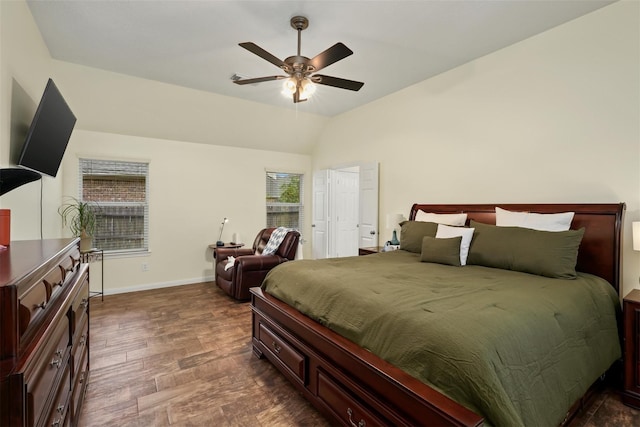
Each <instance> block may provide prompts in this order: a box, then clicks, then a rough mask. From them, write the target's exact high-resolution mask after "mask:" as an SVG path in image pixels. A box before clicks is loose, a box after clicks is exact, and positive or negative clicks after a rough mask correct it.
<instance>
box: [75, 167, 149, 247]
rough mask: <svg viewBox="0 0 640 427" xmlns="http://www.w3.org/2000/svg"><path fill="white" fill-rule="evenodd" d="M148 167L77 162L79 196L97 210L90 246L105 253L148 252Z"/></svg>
mask: <svg viewBox="0 0 640 427" xmlns="http://www.w3.org/2000/svg"><path fill="white" fill-rule="evenodd" d="M148 169H149V168H148V164H147V163H139V162H123V161H106V160H95V159H80V173H81V177H82V179H81V182H80V192H81V198H82V200H84V201H91V202H94V203H95V204H96V205H97V207H98V215H97V220H96V230H95V233H94V236H93V241H94V246H95V247H97V248H100V249H104V250H105V251H106V252H109V251H111V252H116V251H117V252H125V251H126V252H132V251H147V250H148V229H149V227H148V224H149V221H148V212H149V207H148V199H147V195H148Z"/></svg>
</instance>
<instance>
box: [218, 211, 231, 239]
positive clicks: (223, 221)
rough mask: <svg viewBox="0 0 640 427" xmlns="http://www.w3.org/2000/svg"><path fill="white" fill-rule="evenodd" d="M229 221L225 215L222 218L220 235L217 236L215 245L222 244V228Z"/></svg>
mask: <svg viewBox="0 0 640 427" xmlns="http://www.w3.org/2000/svg"><path fill="white" fill-rule="evenodd" d="M227 222H229V218H227V217H226V216H225V217H224V219H223V220H222V224H221V225H220V237H218V241H217V242H216V246H224V242H223V241H222V231H223V230H224V225H225V224H226V223H227Z"/></svg>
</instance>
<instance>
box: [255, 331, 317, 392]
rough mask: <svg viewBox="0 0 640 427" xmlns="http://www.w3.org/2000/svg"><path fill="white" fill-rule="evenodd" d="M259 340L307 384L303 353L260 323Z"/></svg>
mask: <svg viewBox="0 0 640 427" xmlns="http://www.w3.org/2000/svg"><path fill="white" fill-rule="evenodd" d="M258 339H259V340H260V341H261V342H262V344H263V345H264V346H265V347H266V349H267V351H269V352H270V353H271V354H272V355H273V356H275V357H276V359H278V360H279V361H280V362H282V364H283V365H284V366H285V367H286V368H287V369H288V370H289V371H290V372H291V373H292V374H293V375H294V376H295V377H296V378H298V379H300V381H302V383H303V384H304V383H306V381H305V380H306V378H305V371H306V369H305V368H306V366H305V357H304V355H303V354H302V353H300V352H299V351H298V350H296V349H295V348H294V347H293V346H291V345H290V344H289V343H288V342H287V341H286V340H284V339H283V338H281V337H280V336H279V335H278V334H277V333H276V332H274V331H273V330H272V329H270V328H269V327H268V326H267V325H265V324H263V323H260V326H259V332H258Z"/></svg>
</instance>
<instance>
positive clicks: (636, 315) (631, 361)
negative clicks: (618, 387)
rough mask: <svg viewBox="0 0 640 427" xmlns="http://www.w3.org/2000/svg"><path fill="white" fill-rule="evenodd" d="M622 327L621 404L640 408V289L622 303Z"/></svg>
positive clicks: (630, 294) (630, 293) (632, 292)
mask: <svg viewBox="0 0 640 427" xmlns="http://www.w3.org/2000/svg"><path fill="white" fill-rule="evenodd" d="M622 316H623V318H624V320H623V324H624V325H623V327H624V348H623V359H624V386H623V390H622V402H624V403H625V404H626V405H629V406H633V407H634V408H640V372H639V371H640V289H634V290H632V291H631V292H629V293H628V294H627V296H626V297H624V300H623V302H622Z"/></svg>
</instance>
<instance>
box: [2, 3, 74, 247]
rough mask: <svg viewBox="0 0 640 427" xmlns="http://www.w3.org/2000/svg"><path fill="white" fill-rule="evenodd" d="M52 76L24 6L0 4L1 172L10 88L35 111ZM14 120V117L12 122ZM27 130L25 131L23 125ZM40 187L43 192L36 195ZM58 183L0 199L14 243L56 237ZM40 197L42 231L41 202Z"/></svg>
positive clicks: (6, 158) (7, 160)
mask: <svg viewBox="0 0 640 427" xmlns="http://www.w3.org/2000/svg"><path fill="white" fill-rule="evenodd" d="M50 73H51V57H50V55H49V51H48V50H47V47H46V46H45V44H44V42H43V41H42V38H41V36H40V32H39V31H38V28H37V27H36V25H35V22H34V21H33V18H32V16H31V12H30V11H29V8H28V7H27V5H26V3H24V2H22V1H19V2H13V1H11V2H9V1H0V167H3V168H4V167H10V166H11V165H12V162H11V157H13V156H14V153H13V152H12V151H11V148H10V147H11V144H10V140H11V131H12V129H11V121H12V111H11V105H12V97H13V96H14V93H13V87H14V85H15V84H17V85H19V87H21V88H22V90H24V92H26V96H27V97H28V98H31V99H32V100H33V103H34V111H35V106H36V105H37V103H38V101H39V100H40V97H41V96H42V92H43V91H44V87H45V85H46V83H47V79H48V78H49V77H50ZM14 118H15V117H14ZM27 126H28V125H27ZM40 184H42V188H43V191H42V193H41V191H40ZM61 192H62V181H61V179H60V175H58V178H55V179H54V178H49V177H44V178H43V180H42V182H40V181H37V182H32V183H29V184H26V185H24V186H22V187H19V188H17V189H15V190H13V191H11V192H9V193H7V194H4V195H3V196H1V197H0V207H2V208H5V209H11V238H12V239H13V240H25V239H39V238H40V235H41V232H42V235H43V236H45V237H50V238H51V237H60V227H61V221H60V217H59V215H58V214H57V212H56V210H57V207H58V206H59V205H60V197H61ZM41 197H42V230H41V227H40V212H41V210H40V199H41Z"/></svg>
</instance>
